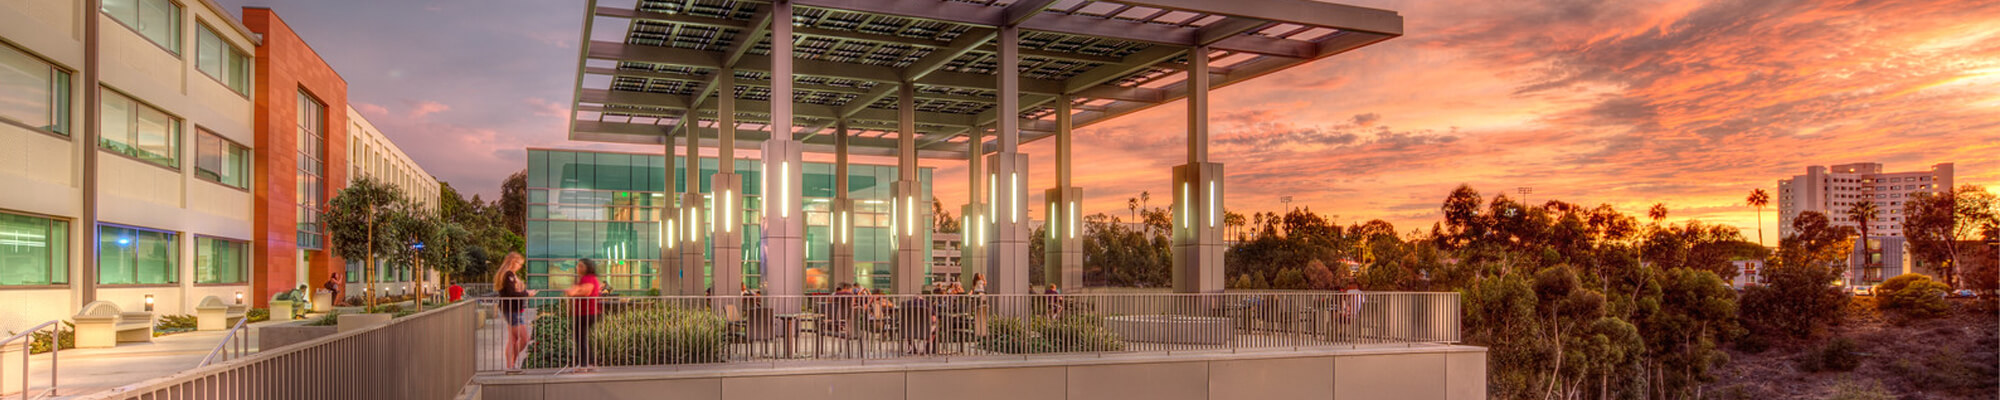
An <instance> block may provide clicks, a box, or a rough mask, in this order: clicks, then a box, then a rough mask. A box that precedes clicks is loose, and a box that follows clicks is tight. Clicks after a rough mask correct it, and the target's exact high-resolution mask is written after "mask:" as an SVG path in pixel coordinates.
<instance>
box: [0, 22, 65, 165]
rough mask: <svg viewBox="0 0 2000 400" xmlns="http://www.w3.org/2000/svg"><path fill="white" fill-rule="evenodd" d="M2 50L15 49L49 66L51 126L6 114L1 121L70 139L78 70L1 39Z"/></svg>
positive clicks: (49, 116) (0, 117)
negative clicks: (28, 121)
mask: <svg viewBox="0 0 2000 400" xmlns="http://www.w3.org/2000/svg"><path fill="white" fill-rule="evenodd" d="M0 51H13V52H15V53H20V54H21V55H22V56H26V57H28V58H30V59H33V60H35V61H38V62H41V63H42V64H43V65H46V66H48V67H49V99H48V105H49V110H48V114H49V115H47V116H46V117H48V118H49V126H47V127H40V126H33V125H28V123H27V122H23V121H20V120H16V119H14V118H12V117H8V116H5V115H0V123H7V124H12V125H14V126H19V127H22V128H26V129H28V130H31V131H36V132H41V133H43V134H47V135H50V136H56V137H60V138H63V139H64V140H68V139H70V138H71V134H72V132H70V130H71V129H72V128H73V125H72V124H71V121H70V119H71V118H72V117H74V116H75V110H74V107H72V106H71V104H70V103H72V102H74V101H75V100H76V99H75V96H74V95H73V94H72V93H71V91H72V90H74V89H75V86H76V78H75V76H76V72H75V71H73V70H70V69H68V68H63V67H62V66H60V65H56V63H55V62H52V61H49V59H48V58H44V57H42V56H41V55H39V54H35V53H33V52H29V51H28V50H26V49H23V48H21V47H20V46H15V45H14V44H13V43H12V42H8V41H5V40H0Z"/></svg>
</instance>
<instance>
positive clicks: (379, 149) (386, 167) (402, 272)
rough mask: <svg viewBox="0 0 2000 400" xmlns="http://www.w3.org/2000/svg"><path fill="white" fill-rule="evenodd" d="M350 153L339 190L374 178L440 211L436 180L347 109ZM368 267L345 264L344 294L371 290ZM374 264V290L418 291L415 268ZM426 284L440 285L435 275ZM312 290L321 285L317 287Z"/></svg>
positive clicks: (392, 292) (353, 262) (319, 279)
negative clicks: (415, 284) (364, 271)
mask: <svg viewBox="0 0 2000 400" xmlns="http://www.w3.org/2000/svg"><path fill="white" fill-rule="evenodd" d="M347 152H348V155H347V163H346V164H347V169H348V171H347V177H348V179H346V180H345V181H343V182H342V183H341V184H340V185H338V187H346V186H347V185H351V184H353V183H354V180H355V179H360V178H361V177H369V178H374V179H375V180H376V181H378V182H382V183H385V184H388V185H389V186H390V187H394V188H396V189H398V190H400V191H402V192H403V196H405V198H407V199H409V201H410V202H412V203H415V204H416V205H417V206H419V207H421V208H423V209H426V210H431V211H436V210H437V209H438V208H437V207H438V202H439V201H441V199H439V198H438V191H439V184H438V181H437V179H436V178H434V177H432V176H431V175H430V173H428V172H424V168H423V167H422V166H419V165H417V162H416V161H415V160H411V159H410V155H409V154H404V153H403V149H402V148H399V147H396V144H395V143H393V142H390V141H389V137H387V136H384V135H382V131H381V130H380V129H376V128H375V124H372V123H369V122H368V119H367V118H365V117H362V116H361V112H360V111H357V110H355V109H354V107H347ZM365 263H366V261H363V260H345V263H344V265H345V266H346V267H345V272H342V273H341V277H342V278H343V280H345V281H347V285H346V288H345V289H344V290H343V291H342V292H341V293H346V294H355V295H358V294H360V293H363V292H365V291H366V290H368V287H367V286H368V285H367V283H365V282H363V281H362V277H363V276H364V275H365V274H362V270H361V266H362V264H365ZM375 263H376V266H375V276H377V277H378V278H377V279H376V281H377V283H376V285H375V287H374V290H381V291H382V293H385V294H388V295H392V296H393V295H401V294H405V293H410V292H412V291H414V290H415V289H414V288H412V287H411V285H412V284H413V283H412V282H413V281H414V279H413V278H414V277H413V276H411V274H412V273H413V271H414V268H412V267H411V266H409V265H399V264H394V263H390V262H388V261H386V260H377V261H376V262H375ZM309 277H310V278H312V279H310V280H312V281H314V282H322V281H325V280H326V277H325V276H309ZM424 281H425V282H439V280H438V279H437V274H436V273H435V272H433V273H431V275H428V276H426V277H425V278H424ZM313 287H319V285H317V284H315V285H313Z"/></svg>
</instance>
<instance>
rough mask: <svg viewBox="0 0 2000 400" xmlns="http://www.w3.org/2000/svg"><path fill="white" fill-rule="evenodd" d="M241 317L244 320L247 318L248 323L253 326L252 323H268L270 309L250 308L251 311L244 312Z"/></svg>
mask: <svg viewBox="0 0 2000 400" xmlns="http://www.w3.org/2000/svg"><path fill="white" fill-rule="evenodd" d="M243 317H244V318H249V319H250V323H253V324H254V323H258V322H264V321H270V320H271V309H269V308H252V309H250V311H247V312H244V313H243Z"/></svg>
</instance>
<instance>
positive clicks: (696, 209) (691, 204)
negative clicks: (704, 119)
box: [667, 94, 735, 295]
mask: <svg viewBox="0 0 2000 400" xmlns="http://www.w3.org/2000/svg"><path fill="white" fill-rule="evenodd" d="M723 96H725V97H724V98H722V99H721V100H722V101H723V103H731V99H729V98H728V97H726V96H728V95H726V94H725V95H723ZM688 118H695V116H694V114H693V113H690V114H689V116H688ZM700 125H701V124H700V121H699V120H694V121H688V134H687V136H686V138H687V146H686V147H687V157H685V158H682V159H681V161H680V164H681V166H680V169H679V170H677V171H673V172H674V173H679V174H681V176H682V177H684V179H682V180H681V182H685V183H683V184H682V185H681V188H680V189H678V190H679V191H678V192H676V193H677V194H675V195H674V201H676V202H677V203H678V205H679V206H680V207H678V208H676V209H675V210H674V217H675V218H674V219H675V220H677V221H679V222H678V223H676V224H674V230H675V233H674V234H672V235H669V236H670V237H671V238H672V239H675V241H678V242H680V245H679V246H677V247H678V248H679V249H678V250H679V251H678V252H676V253H675V256H676V257H677V258H678V259H679V260H680V262H679V264H680V274H681V281H680V283H681V293H685V294H689V295H698V294H703V293H707V292H708V288H709V287H710V285H711V284H710V283H709V282H708V277H709V276H710V275H711V274H710V273H709V272H708V258H707V257H705V256H704V255H703V254H702V252H703V251H706V250H707V246H706V243H707V240H704V238H703V237H704V236H707V235H708V229H707V228H705V227H704V226H703V225H704V224H703V223H702V221H701V220H702V210H703V207H702V204H701V203H702V201H701V135H700V134H698V133H697V132H698V131H699V129H700ZM717 128H718V130H719V131H722V132H723V135H725V136H724V137H728V136H727V135H728V132H729V131H728V130H727V128H723V127H722V124H720V123H718V124H717ZM667 163H668V165H667V166H668V167H669V168H672V167H673V165H672V164H674V162H673V160H668V162H667ZM667 190H668V191H670V192H671V191H675V190H676V189H675V188H674V187H672V186H669V187H667ZM717 282H721V280H717ZM733 289H735V288H724V290H722V291H721V292H719V293H716V294H724V295H728V294H735V293H734V292H730V290H733Z"/></svg>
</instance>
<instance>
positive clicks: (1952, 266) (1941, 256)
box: [1903, 185, 2000, 287]
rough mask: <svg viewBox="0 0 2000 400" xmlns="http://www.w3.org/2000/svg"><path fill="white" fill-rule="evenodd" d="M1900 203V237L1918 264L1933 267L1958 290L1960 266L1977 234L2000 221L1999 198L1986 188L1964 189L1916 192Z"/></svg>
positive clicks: (1966, 187)
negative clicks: (1905, 239) (1997, 209)
mask: <svg viewBox="0 0 2000 400" xmlns="http://www.w3.org/2000/svg"><path fill="white" fill-rule="evenodd" d="M1911 197H1912V198H1910V199H1909V200H1906V201H1904V202H1903V220H1904V222H1903V237H1904V238H1907V239H1908V240H1909V243H1910V253H1911V255H1914V256H1916V258H1917V259H1918V260H1921V261H1923V262H1925V263H1928V264H1932V265H1936V266H1938V267H1937V273H1938V277H1939V278H1942V279H1943V280H1944V284H1945V285H1946V286H1950V287H1959V286H1960V279H1959V275H1960V271H1959V269H1960V266H1962V265H1965V264H1966V262H1967V261H1970V260H1968V258H1970V257H1968V256H1969V255H1970V253H1972V252H1973V251H1974V250H1975V249H1977V248H1978V247H1979V246H1980V245H1981V244H1979V243H1977V242H1976V240H1977V239H1978V236H1979V235H1978V234H1979V233H1980V232H1979V230H1980V229H1981V228H1984V227H1986V226H1990V225H1992V224H1995V223H1996V222H1995V221H1996V220H2000V216H1996V215H1995V214H1996V211H1995V207H1996V205H2000V198H1996V196H1995V195H1994V194H1993V193H1992V192H1988V191H1986V188H1983V187H1979V186H1977V185H1963V186H1959V187H1957V188H1953V189H1947V190H1945V191H1942V192H1936V193H1929V192H1918V193H1915V194H1912V195H1911Z"/></svg>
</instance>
